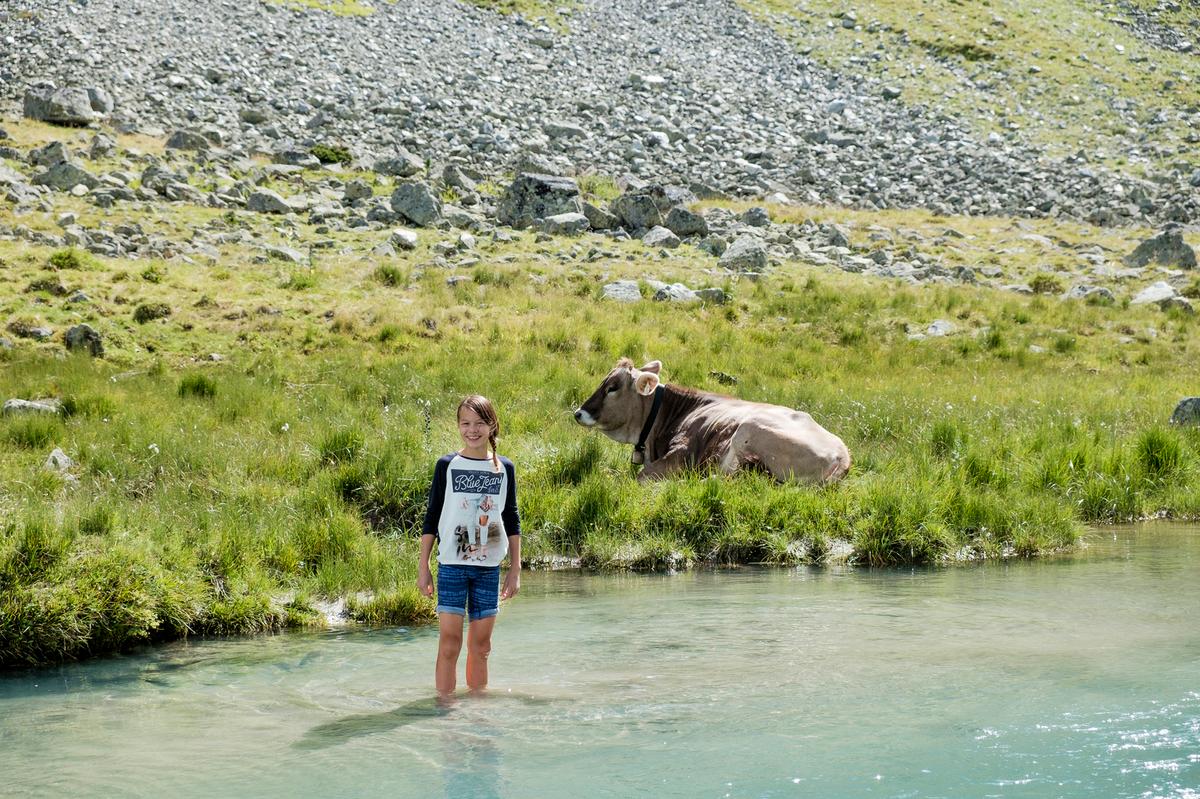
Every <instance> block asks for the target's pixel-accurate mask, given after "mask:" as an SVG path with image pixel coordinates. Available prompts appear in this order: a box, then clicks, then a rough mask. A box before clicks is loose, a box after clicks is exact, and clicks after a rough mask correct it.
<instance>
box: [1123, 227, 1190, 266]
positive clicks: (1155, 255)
mask: <svg viewBox="0 0 1200 799" xmlns="http://www.w3.org/2000/svg"><path fill="white" fill-rule="evenodd" d="M1150 263H1157V264H1162V265H1163V266H1177V267H1179V268H1180V269H1195V268H1196V251H1195V250H1193V249H1192V248H1191V247H1189V246H1188V244H1187V242H1185V241H1184V240H1183V231H1181V230H1180V229H1179V228H1177V227H1173V226H1172V227H1168V228H1167V229H1166V230H1164V231H1162V232H1161V233H1159V234H1158V235H1157V236H1152V237H1151V238H1148V239H1146V240H1145V241H1143V242H1142V243H1141V244H1139V245H1138V246H1137V247H1136V248H1135V249H1134V251H1133V252H1131V253H1130V254H1129V255H1127V256H1125V265H1126V266H1132V267H1140V266H1146V265H1147V264H1150Z"/></svg>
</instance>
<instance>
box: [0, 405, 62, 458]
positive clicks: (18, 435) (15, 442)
mask: <svg viewBox="0 0 1200 799" xmlns="http://www.w3.org/2000/svg"><path fill="white" fill-rule="evenodd" d="M0 425H2V426H0V439H2V440H3V441H5V442H6V443H8V444H11V445H12V446H14V447H21V448H22V449H45V448H46V447H48V446H50V445H51V444H53V443H54V442H55V440H56V439H57V438H58V437H59V436H61V435H62V433H63V426H62V423H61V422H60V421H59V419H58V417H57V416H55V415H50V414H41V413H39V414H36V415H29V416H18V417H15V418H13V419H12V420H11V421H8V422H7V424H4V423H2V422H0Z"/></svg>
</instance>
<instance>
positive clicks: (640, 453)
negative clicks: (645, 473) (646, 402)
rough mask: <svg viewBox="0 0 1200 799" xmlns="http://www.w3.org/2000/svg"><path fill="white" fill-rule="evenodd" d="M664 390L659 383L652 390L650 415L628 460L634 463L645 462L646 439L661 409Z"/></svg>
mask: <svg viewBox="0 0 1200 799" xmlns="http://www.w3.org/2000/svg"><path fill="white" fill-rule="evenodd" d="M665 392H666V389H664V388H663V384H662V383H659V384H658V387H657V388H655V389H654V402H652V403H650V415H649V416H647V417H646V423H645V424H643V425H642V432H641V434H640V435H639V436H638V440H637V443H636V444H634V445H633V455H632V456H630V460H631V461H633V462H634V463H645V462H646V439H647V438H649V437H650V428H651V427H654V421H655V420H656V419H657V418H658V409H659V408H661V407H662V400H663V394H664V393H665Z"/></svg>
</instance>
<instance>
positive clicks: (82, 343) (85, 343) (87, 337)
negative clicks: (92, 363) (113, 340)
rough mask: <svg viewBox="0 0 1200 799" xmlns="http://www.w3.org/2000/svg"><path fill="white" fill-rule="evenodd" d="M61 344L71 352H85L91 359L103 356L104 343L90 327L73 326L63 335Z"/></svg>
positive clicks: (82, 325)
mask: <svg viewBox="0 0 1200 799" xmlns="http://www.w3.org/2000/svg"><path fill="white" fill-rule="evenodd" d="M63 343H64V344H66V347H67V349H68V350H71V351H72V352H77V351H78V352H86V353H87V354H89V355H91V356H92V357H93V358H101V357H103V356H104V342H103V341H102V340H101V339H100V334H99V333H97V332H96V331H95V330H94V329H93V328H92V326H91V325H84V324H81V325H75V326H74V327H70V328H68V329H67V332H66V333H64V334H63Z"/></svg>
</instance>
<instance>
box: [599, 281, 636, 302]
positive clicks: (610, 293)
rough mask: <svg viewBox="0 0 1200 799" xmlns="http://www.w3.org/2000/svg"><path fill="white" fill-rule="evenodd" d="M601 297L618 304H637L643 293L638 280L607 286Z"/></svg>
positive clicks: (617, 282) (608, 284)
mask: <svg viewBox="0 0 1200 799" xmlns="http://www.w3.org/2000/svg"><path fill="white" fill-rule="evenodd" d="M600 296H601V297H603V298H604V299H606V300H616V301H617V302H637V301H638V300H640V299H641V298H642V291H641V289H640V288H639V287H638V284H637V281H636V280H618V281H616V282H614V283H607V284H605V286H604V288H603V289H602V291H601V295H600Z"/></svg>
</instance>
